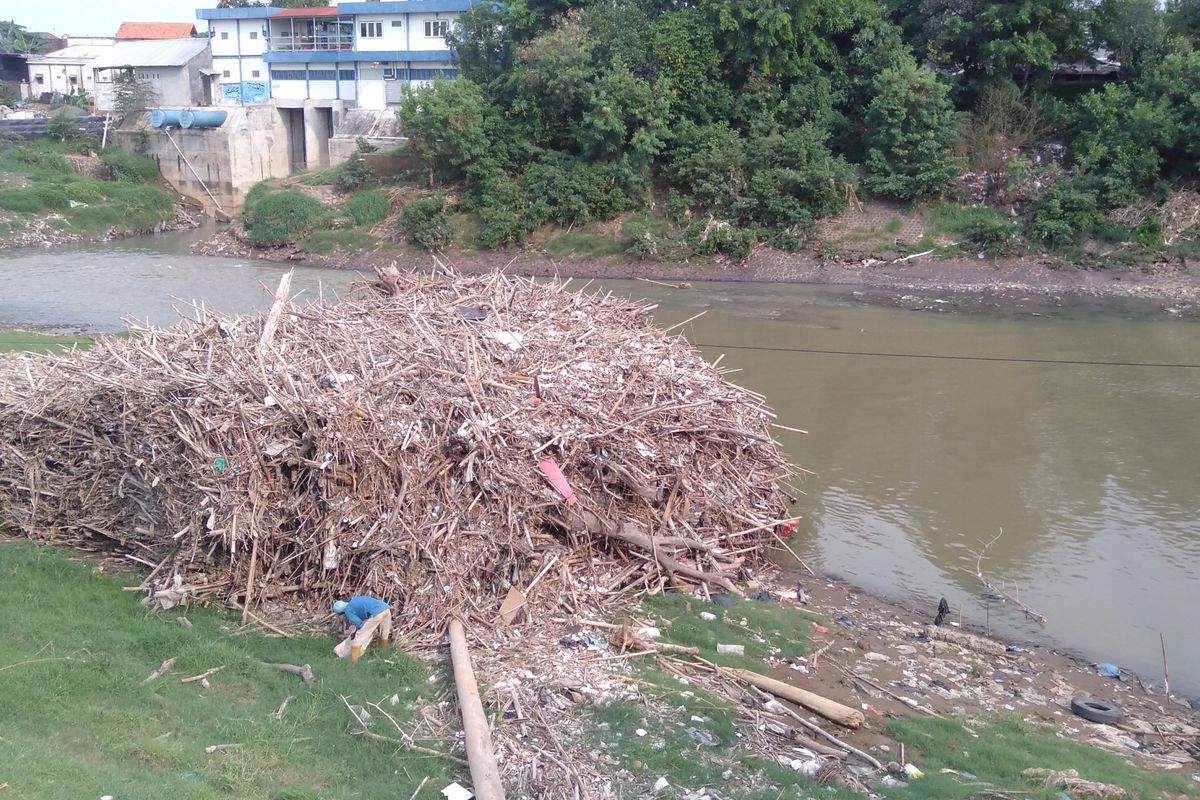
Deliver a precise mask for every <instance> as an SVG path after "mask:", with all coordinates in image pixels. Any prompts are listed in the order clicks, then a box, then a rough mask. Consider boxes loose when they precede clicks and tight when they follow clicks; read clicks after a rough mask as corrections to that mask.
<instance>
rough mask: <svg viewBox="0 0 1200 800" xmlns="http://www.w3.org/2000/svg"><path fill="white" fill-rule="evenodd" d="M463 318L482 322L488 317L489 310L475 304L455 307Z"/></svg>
mask: <svg viewBox="0 0 1200 800" xmlns="http://www.w3.org/2000/svg"><path fill="white" fill-rule="evenodd" d="M454 310H455V311H457V312H458V314H459V316H461V317H462V318H463V319H469V320H473V321H475V322H482V321H483V320H485V319H487V315H488V310H487V309H486V308H476V307H473V306H458V307H457V308H455V309H454Z"/></svg>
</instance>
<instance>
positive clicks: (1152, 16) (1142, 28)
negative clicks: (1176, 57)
mask: <svg viewBox="0 0 1200 800" xmlns="http://www.w3.org/2000/svg"><path fill="white" fill-rule="evenodd" d="M1095 28H1096V37H1097V39H1098V40H1099V41H1101V42H1103V43H1104V44H1106V45H1108V48H1109V49H1110V50H1111V51H1112V52H1113V53H1114V54H1115V55H1116V57H1117V58H1118V59H1120V61H1121V64H1122V65H1123V66H1124V67H1125V71H1126V73H1127V74H1128V75H1129V76H1131V77H1133V78H1137V77H1139V76H1140V75H1142V74H1143V73H1144V72H1145V71H1146V70H1147V69H1148V68H1149V67H1151V66H1153V65H1154V64H1156V63H1158V61H1160V60H1161V59H1162V57H1163V56H1164V55H1165V54H1166V51H1167V17H1166V14H1164V13H1163V11H1162V10H1161V9H1160V8H1159V6H1158V0H1101V2H1100V4H1099V5H1098V6H1097V7H1096V14H1095Z"/></svg>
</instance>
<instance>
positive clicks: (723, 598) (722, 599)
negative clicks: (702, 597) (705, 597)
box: [712, 594, 733, 608]
mask: <svg viewBox="0 0 1200 800" xmlns="http://www.w3.org/2000/svg"><path fill="white" fill-rule="evenodd" d="M712 601H713V602H714V603H716V604H717V605H719V606H720V607H721V608H733V598H732V597H730V596H729V595H727V594H714V595H713V596H712Z"/></svg>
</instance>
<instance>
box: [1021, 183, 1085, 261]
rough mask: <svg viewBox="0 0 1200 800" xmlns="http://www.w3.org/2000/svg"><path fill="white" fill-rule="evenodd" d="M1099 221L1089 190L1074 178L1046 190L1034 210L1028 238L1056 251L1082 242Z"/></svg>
mask: <svg viewBox="0 0 1200 800" xmlns="http://www.w3.org/2000/svg"><path fill="white" fill-rule="evenodd" d="M1102 218H1103V217H1102V215H1101V214H1100V211H1099V208H1098V207H1097V204H1096V192H1095V191H1094V189H1093V188H1092V187H1090V186H1087V185H1086V184H1085V183H1084V182H1082V181H1080V180H1078V179H1076V180H1067V181H1061V182H1059V183H1056V184H1054V185H1053V186H1051V187H1050V189H1049V190H1047V192H1046V194H1045V197H1044V198H1043V200H1042V202H1041V203H1039V204H1038V206H1037V208H1036V209H1035V210H1034V215H1033V219H1032V221H1031V223H1030V232H1029V235H1030V238H1032V239H1035V240H1036V241H1038V242H1041V243H1042V244H1043V245H1045V246H1046V247H1048V248H1050V249H1051V250H1058V249H1062V248H1065V247H1070V246H1072V245H1077V244H1079V243H1080V242H1082V241H1083V240H1084V238H1085V237H1087V236H1089V235H1091V233H1092V231H1093V230H1095V228H1096V226H1097V224H1098V221H1099V220H1100V219H1102Z"/></svg>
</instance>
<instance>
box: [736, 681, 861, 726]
mask: <svg viewBox="0 0 1200 800" xmlns="http://www.w3.org/2000/svg"><path fill="white" fill-rule="evenodd" d="M725 672H726V673H727V674H729V675H731V676H733V677H734V678H736V679H737V680H739V681H743V682H745V683H748V684H750V685H751V686H755V687H757V688H759V689H762V690H763V691H767V692H770V693H771V694H773V695H775V696H776V697H782V698H783V699H785V700H791V701H792V702H793V703H796V704H798V705H802V706H804V707H805V708H807V709H808V710H809V711H815V712H816V713H818V714H820V715H821V716H822V717H825V719H829V720H833V721H834V722H836V723H837V724H839V725H844V726H845V727H847V728H861V727H862V725H863V723H864V722H866V721H867V719H866V716H865V715H864V714H863V713H862V712H861V711H859V710H858V709H857V708H850V707H849V706H844V705H842V704H841V703H838V702H836V701H834V700H830V699H829V698H828V697H822V696H821V695H819V694H813V693H812V692H809V691H806V690H804V689H801V688H799V687H798V686H792V685H791V684H790V683H784V682H783V681H777V680H775V679H774V678H768V677H767V676H766V675H759V674H758V673H757V672H751V671H750V670H748V669H726V670H725Z"/></svg>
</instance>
